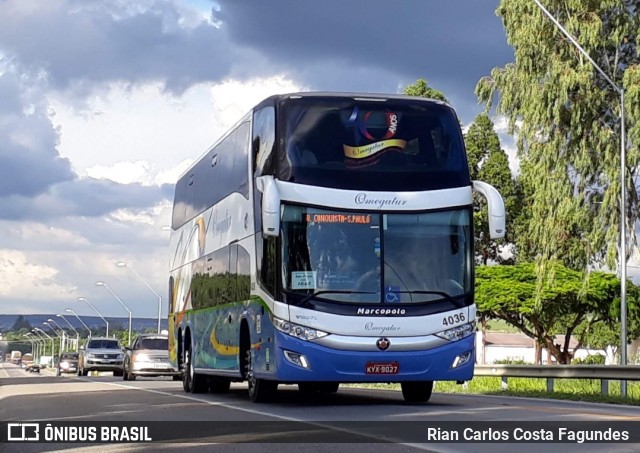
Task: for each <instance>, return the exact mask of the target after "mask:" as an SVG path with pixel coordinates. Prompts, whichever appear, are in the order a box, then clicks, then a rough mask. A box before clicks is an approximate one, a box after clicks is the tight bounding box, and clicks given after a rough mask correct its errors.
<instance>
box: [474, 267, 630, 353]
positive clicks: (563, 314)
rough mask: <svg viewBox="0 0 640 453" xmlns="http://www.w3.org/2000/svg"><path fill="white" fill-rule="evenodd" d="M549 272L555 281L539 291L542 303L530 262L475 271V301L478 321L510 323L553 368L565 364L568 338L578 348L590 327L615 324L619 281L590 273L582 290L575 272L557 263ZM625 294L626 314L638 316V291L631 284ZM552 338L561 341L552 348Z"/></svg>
mask: <svg viewBox="0 0 640 453" xmlns="http://www.w3.org/2000/svg"><path fill="white" fill-rule="evenodd" d="M552 267H553V271H554V273H555V278H554V279H553V281H552V282H548V281H547V282H546V284H545V285H544V286H543V288H542V291H541V303H538V300H537V295H538V292H537V286H538V285H537V277H536V271H535V265H534V263H520V264H517V265H514V266H482V267H479V268H477V269H476V298H475V300H476V304H477V307H478V312H479V314H480V316H484V317H488V318H497V319H502V320H503V321H505V322H507V323H509V324H511V325H512V326H514V327H516V328H518V329H519V330H520V331H521V332H523V333H524V334H525V335H527V336H528V337H530V338H532V339H534V340H535V341H536V342H537V344H538V345H540V346H543V347H546V348H547V350H548V351H549V353H550V354H551V355H552V356H553V357H555V359H556V360H557V361H558V363H563V364H566V363H570V362H571V359H572V358H573V354H574V352H575V351H574V350H570V349H569V341H570V339H571V337H572V336H575V337H576V338H577V341H578V346H577V347H576V349H579V348H581V347H582V346H583V345H585V342H586V341H587V333H588V332H589V331H592V330H593V329H594V328H595V326H597V325H598V324H599V323H608V324H615V322H616V320H617V319H618V318H619V314H620V298H619V294H620V280H619V279H618V278H617V277H616V276H615V275H613V274H609V273H604V272H591V273H590V274H589V275H588V279H587V284H586V285H585V284H584V278H583V276H582V274H581V273H580V272H578V271H574V270H571V269H568V268H567V267H565V266H562V265H561V264H560V263H557V262H554V263H552ZM629 295H630V296H631V297H630V298H629V302H630V304H629V307H630V313H632V314H633V315H634V316H637V315H638V305H637V300H638V288H637V287H636V286H634V285H630V286H629ZM630 333H632V332H630ZM632 334H633V333H632ZM557 335H562V336H563V337H564V340H563V341H562V342H560V343H557V342H556V336H557Z"/></svg>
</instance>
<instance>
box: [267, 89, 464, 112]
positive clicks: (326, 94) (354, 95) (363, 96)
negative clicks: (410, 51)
mask: <svg viewBox="0 0 640 453" xmlns="http://www.w3.org/2000/svg"><path fill="white" fill-rule="evenodd" d="M300 98H341V99H353V100H363V101H366V100H375V101H385V100H387V99H394V100H403V101H414V102H416V101H417V102H433V103H436V104H440V105H445V106H447V107H451V106H450V105H449V104H447V103H446V102H444V101H440V100H438V99H431V98H423V97H419V96H409V95H406V94H391V93H358V92H339V91H300V92H296V93H285V94H276V95H273V96H269V97H268V98H266V99H264V100H263V101H262V102H260V103H259V104H258V105H257V106H256V107H255V110H257V109H259V108H260V107H262V106H263V105H273V104H274V103H277V102H280V101H285V100H288V99H300Z"/></svg>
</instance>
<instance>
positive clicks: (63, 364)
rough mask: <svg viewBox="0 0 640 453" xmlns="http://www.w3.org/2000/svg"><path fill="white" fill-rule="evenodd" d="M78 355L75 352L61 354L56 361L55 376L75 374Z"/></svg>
mask: <svg viewBox="0 0 640 453" xmlns="http://www.w3.org/2000/svg"><path fill="white" fill-rule="evenodd" d="M78 355H79V354H78V353H77V352H63V353H62V354H61V355H60V359H59V360H58V366H57V372H56V374H57V375H58V376H60V375H61V374H62V373H74V374H75V373H77V372H78Z"/></svg>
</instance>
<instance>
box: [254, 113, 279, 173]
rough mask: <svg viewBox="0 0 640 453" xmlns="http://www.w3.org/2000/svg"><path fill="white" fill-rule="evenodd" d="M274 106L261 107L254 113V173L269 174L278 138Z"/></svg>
mask: <svg viewBox="0 0 640 453" xmlns="http://www.w3.org/2000/svg"><path fill="white" fill-rule="evenodd" d="M275 115H276V114H275V109H274V108H273V107H272V106H269V107H265V108H263V109H260V110H259V111H257V112H256V113H254V115H253V137H252V138H251V144H252V150H251V152H252V159H251V162H252V164H253V168H252V171H253V174H254V175H255V176H261V175H263V174H265V172H266V174H269V171H270V169H271V168H270V167H271V166H272V161H273V159H272V157H273V149H274V143H275V140H276V116H275Z"/></svg>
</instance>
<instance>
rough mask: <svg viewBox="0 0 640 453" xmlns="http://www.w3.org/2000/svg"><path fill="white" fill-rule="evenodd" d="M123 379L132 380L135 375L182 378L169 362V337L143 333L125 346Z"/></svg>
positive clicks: (175, 379) (177, 379) (176, 379)
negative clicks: (129, 345) (128, 345)
mask: <svg viewBox="0 0 640 453" xmlns="http://www.w3.org/2000/svg"><path fill="white" fill-rule="evenodd" d="M125 349H126V352H127V354H126V356H125V358H124V374H123V379H124V380H125V381H134V380H135V379H136V377H137V376H173V380H174V381H179V380H181V379H182V373H181V372H180V371H179V370H177V369H176V368H174V367H173V365H171V362H169V337H168V336H167V335H162V334H143V335H139V336H138V338H136V340H135V341H134V342H133V344H132V345H131V347H128V348H125Z"/></svg>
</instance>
